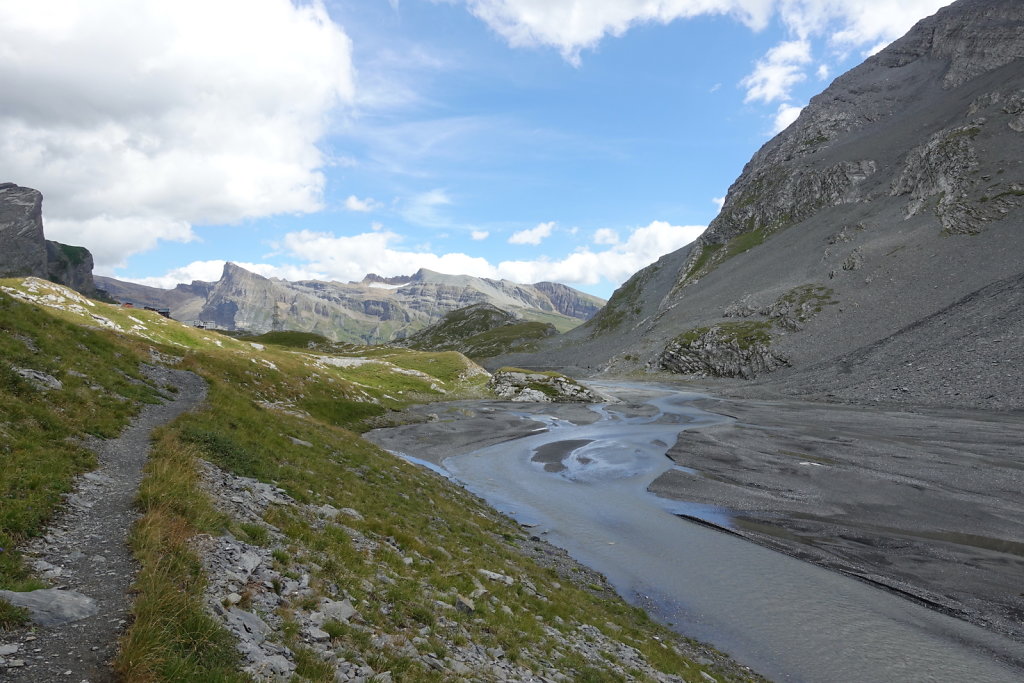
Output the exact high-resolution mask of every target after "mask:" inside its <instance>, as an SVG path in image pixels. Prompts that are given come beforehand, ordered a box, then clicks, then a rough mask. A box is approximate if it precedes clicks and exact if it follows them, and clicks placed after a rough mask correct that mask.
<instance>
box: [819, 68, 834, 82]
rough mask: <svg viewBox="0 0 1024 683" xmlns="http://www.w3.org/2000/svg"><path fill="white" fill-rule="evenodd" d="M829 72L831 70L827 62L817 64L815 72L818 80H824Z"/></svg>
mask: <svg viewBox="0 0 1024 683" xmlns="http://www.w3.org/2000/svg"><path fill="white" fill-rule="evenodd" d="M831 73H832V72H831V71H830V70H829V68H828V64H819V65H818V71H817V74H818V80H819V81H826V80H828V77H829V76H830V75H831Z"/></svg>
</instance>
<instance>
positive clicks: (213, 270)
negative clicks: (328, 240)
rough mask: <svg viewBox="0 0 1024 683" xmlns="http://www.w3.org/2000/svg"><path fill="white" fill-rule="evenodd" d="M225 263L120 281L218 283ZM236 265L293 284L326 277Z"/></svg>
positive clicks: (287, 269) (280, 268)
mask: <svg viewBox="0 0 1024 683" xmlns="http://www.w3.org/2000/svg"><path fill="white" fill-rule="evenodd" d="M224 263H225V261H222V260H218V259H215V260H212V261H193V262H192V263H189V264H188V265H186V266H182V267H181V268H175V269H173V270H171V271H168V272H167V273H166V274H165V275H160V276H156V277H143V278H128V277H119V278H118V279H119V280H124V281H126V282H135V283H137V284H140V285H147V286H149V287H160V288H161V289H174V287H175V286H176V285H178V284H179V283H190V282H192V281H193V280H200V281H202V282H216V281H217V280H219V279H220V276H221V273H222V272H223V270H224ZM235 265H238V266H241V267H242V268H245V269H246V270H248V271H250V272H252V273H256V274H257V275H262V276H263V277H276V278H281V279H282V280H291V281H293V282H294V281H296V280H316V279H322V278H323V277H324V275H323V274H322V273H319V272H316V271H312V270H308V269H306V268H302V267H298V266H273V265H270V264H268V263H244V262H237V263H236V264H235Z"/></svg>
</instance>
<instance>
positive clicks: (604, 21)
mask: <svg viewBox="0 0 1024 683" xmlns="http://www.w3.org/2000/svg"><path fill="white" fill-rule="evenodd" d="M463 1H464V2H465V4H466V5H467V6H468V7H469V10H470V11H471V12H472V13H473V14H475V15H476V16H477V17H479V18H480V19H482V20H483V21H485V22H486V23H487V24H488V25H489V26H490V27H491V28H492V29H494V30H495V31H497V32H498V33H499V34H500V35H501V36H502V37H504V38H505V39H506V40H507V41H508V42H509V44H510V45H513V46H516V47H523V46H538V45H547V46H552V47H556V48H558V49H559V51H561V53H562V56H563V57H564V58H565V59H566V60H567V61H569V62H570V63H572V64H577V65H578V64H579V63H580V52H581V51H582V50H584V49H587V48H593V47H595V46H596V45H597V44H598V43H599V42H600V41H601V40H602V39H603V38H604V37H605V36H620V35H622V34H623V33H625V32H626V31H628V30H629V29H630V28H632V27H633V26H636V25H638V24H645V23H660V24H667V23H670V22H672V21H675V20H676V19H685V18H691V17H696V16H699V15H706V14H729V15H732V16H734V17H736V18H737V19H739V20H740V21H742V22H743V23H745V24H747V25H748V26H750V27H751V28H754V29H760V28H763V27H764V26H765V25H766V24H767V22H768V18H769V16H770V12H771V7H772V3H771V2H770V0H590V1H588V2H586V3H583V2H580V1H579V0H463Z"/></svg>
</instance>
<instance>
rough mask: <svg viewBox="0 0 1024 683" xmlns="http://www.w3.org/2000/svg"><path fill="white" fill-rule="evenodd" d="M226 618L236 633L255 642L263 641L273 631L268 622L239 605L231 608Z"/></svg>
mask: <svg viewBox="0 0 1024 683" xmlns="http://www.w3.org/2000/svg"><path fill="white" fill-rule="evenodd" d="M225 619H226V620H227V622H228V625H229V626H231V627H233V630H234V631H235V632H236V633H238V634H239V635H240V636H241V637H244V638H246V639H248V640H251V641H253V642H255V643H262V642H263V641H264V640H266V637H267V634H269V633H270V631H271V629H270V626H268V625H267V622H265V621H263V620H262V619H260V618H259V617H258V616H256V615H255V614H253V613H252V612H246V611H245V610H242V609H238V608H237V607H232V608H230V609H229V610H228V611H227V613H226V614H225Z"/></svg>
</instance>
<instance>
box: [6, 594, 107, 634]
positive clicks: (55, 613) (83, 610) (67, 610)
mask: <svg viewBox="0 0 1024 683" xmlns="http://www.w3.org/2000/svg"><path fill="white" fill-rule="evenodd" d="M0 598H3V599H4V600H6V601H7V602H9V603H11V604H12V605H15V606H16V607H24V608H26V609H27V610H28V611H29V612H30V614H31V617H32V621H33V623H36V624H39V625H40V626H60V625H61V624H69V623H71V622H73V621H79V620H80V619H85V618H87V617H91V616H92V615H94V614H96V612H98V611H99V608H98V607H97V606H96V601H95V600H93V599H92V598H90V597H89V596H87V595H82V594H81V593H76V592H75V591H62V590H57V589H55V588H43V589H40V590H34V591H27V592H25V593H18V592H15V591H0Z"/></svg>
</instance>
